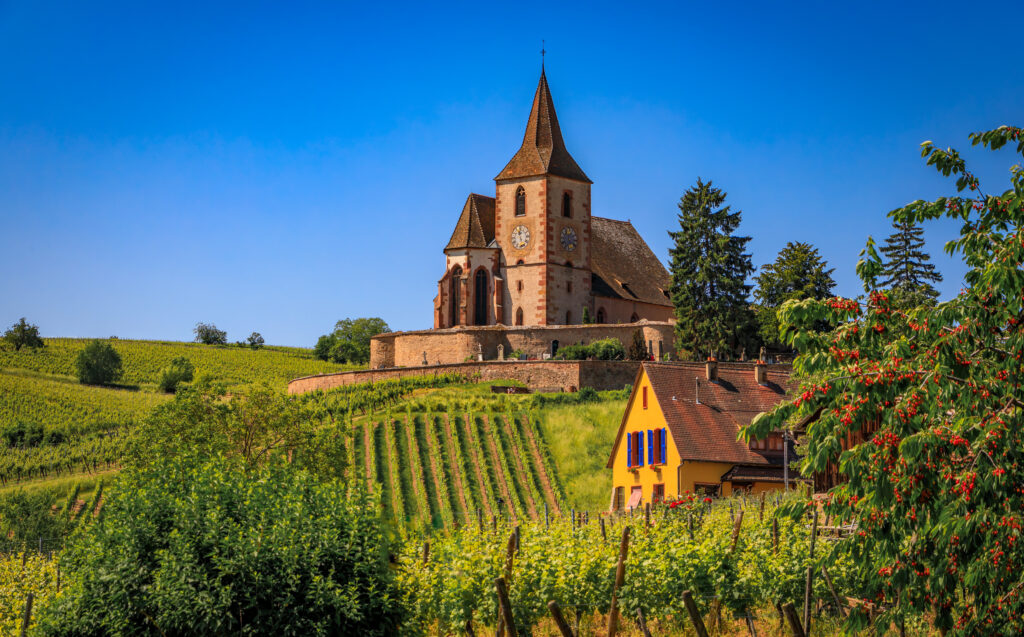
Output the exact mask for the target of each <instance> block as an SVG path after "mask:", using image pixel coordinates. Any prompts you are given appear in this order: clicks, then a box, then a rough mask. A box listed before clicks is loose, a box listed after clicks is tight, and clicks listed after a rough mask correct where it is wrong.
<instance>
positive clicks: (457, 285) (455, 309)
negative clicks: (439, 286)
mask: <svg viewBox="0 0 1024 637" xmlns="http://www.w3.org/2000/svg"><path fill="white" fill-rule="evenodd" d="M448 286H449V287H448V300H449V301H450V307H449V308H448V324H449V325H450V326H453V327H454V326H455V325H458V324H459V307H460V306H461V305H462V298H461V295H462V268H460V267H459V266H455V267H454V268H452V273H451V276H449V277H448Z"/></svg>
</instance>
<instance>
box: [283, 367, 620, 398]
mask: <svg viewBox="0 0 1024 637" xmlns="http://www.w3.org/2000/svg"><path fill="white" fill-rule="evenodd" d="M639 367H640V363H637V362H634V361H490V362H485V363H458V364H452V365H428V366H425V367H424V366H420V367H397V368H392V369H371V370H362V371H355V372H338V373H335V374H321V375H318V376H306V377H304V378H296V379H295V380H293V381H291V382H290V383H288V393H289V394H302V393H305V392H310V391H315V390H317V389H331V388H333V387H341V386H344V385H352V384H355V383H364V382H369V381H372V382H377V381H381V380H388V379H391V378H402V377H404V376H425V375H431V374H451V373H454V374H465V375H466V376H473V375H475V374H480V380H482V381H492V380H501V379H513V380H518V381H521V382H523V383H525V384H526V386H527V387H529V388H530V389H533V390H535V391H538V390H546V391H576V390H578V389H579V388H581V387H593V388H594V389H598V390H605V389H621V388H622V387H624V386H625V385H629V384H632V383H633V381H634V379H635V378H636V373H637V370H638V369H639Z"/></svg>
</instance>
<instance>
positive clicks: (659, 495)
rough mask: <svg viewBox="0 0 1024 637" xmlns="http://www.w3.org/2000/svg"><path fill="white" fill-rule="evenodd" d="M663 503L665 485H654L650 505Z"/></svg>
mask: <svg viewBox="0 0 1024 637" xmlns="http://www.w3.org/2000/svg"><path fill="white" fill-rule="evenodd" d="M664 501H665V483H664V482H663V483H661V484H656V485H654V491H653V492H652V493H651V504H657V503H659V502H664Z"/></svg>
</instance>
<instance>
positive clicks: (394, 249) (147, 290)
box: [0, 0, 1024, 346]
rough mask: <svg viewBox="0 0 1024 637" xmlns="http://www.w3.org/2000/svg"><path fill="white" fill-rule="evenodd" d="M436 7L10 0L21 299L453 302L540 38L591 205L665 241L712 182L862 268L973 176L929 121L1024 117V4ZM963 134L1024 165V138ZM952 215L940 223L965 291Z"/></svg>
mask: <svg viewBox="0 0 1024 637" xmlns="http://www.w3.org/2000/svg"><path fill="white" fill-rule="evenodd" d="M428 4H429V3H410V4H403V3H358V4H352V5H346V4H340V3H325V4H308V3H299V2H290V3H260V2H246V3H237V4H223V3H218V4H215V5H214V4H213V3H187V2H182V3H176V4H167V5H164V6H158V5H156V4H154V3H139V2H134V3H127V2H126V3H109V2H94V3H80V2H76V3H72V2H68V3H50V2H27V1H25V2H23V1H14V2H12V1H10V0H0V87H3V88H2V90H0V228H3V231H2V232H0V270H2V271H3V273H4V275H3V277H2V278H0V324H2V325H10V324H11V323H13V322H15V321H16V320H17V319H18V317H20V316H27V317H28V318H29V320H30V321H31V322H34V323H37V324H38V325H39V326H40V328H41V330H42V332H43V334H44V335H51V336H58V335H60V336H101V337H104V336H110V335H118V336H120V337H122V338H162V339H175V340H189V339H191V337H192V334H191V330H192V327H193V325H194V324H195V323H196V322H197V321H206V322H214V323H216V324H217V325H218V326H219V327H221V328H222V329H226V330H227V331H228V337H229V338H230V339H232V340H239V339H242V338H244V337H245V336H247V335H248V334H249V332H251V331H253V330H256V331H259V332H261V333H262V334H263V335H264V337H265V338H266V339H267V342H269V343H275V344H288V345H307V346H309V345H312V344H313V343H314V342H315V340H316V337H317V335H319V334H322V333H324V332H326V331H327V330H328V329H329V328H330V327H331V326H332V325H333V323H334V322H335V321H336V320H338V319H340V318H344V317H357V316H381V317H382V318H384V319H385V320H386V321H387V322H388V323H389V324H390V325H391V327H392V328H393V329H419V328H425V327H429V326H430V324H431V300H432V298H433V296H434V294H435V293H436V283H437V279H438V278H440V276H441V275H442V274H443V268H444V257H443V254H442V252H441V249H442V247H443V246H444V244H445V242H446V241H447V239H448V237H449V235H450V233H451V230H452V228H453V226H454V224H455V221H456V219H457V218H458V214H459V212H460V210H461V207H462V204H463V202H464V200H465V197H466V195H467V194H468V193H469V192H479V193H485V194H491V195H493V191H494V183H493V181H492V179H493V177H494V175H496V174H497V173H498V171H499V170H501V168H502V167H503V166H504V164H505V163H506V162H507V161H508V159H509V158H510V157H511V156H512V155H513V154H514V152H515V151H516V149H517V148H518V147H519V144H520V142H521V139H522V134H523V128H524V126H525V123H526V117H527V114H528V112H529V107H530V100H531V99H532V96H533V91H534V89H535V87H536V83H537V77H538V74H539V71H540V68H539V67H540V56H539V50H540V47H541V40H542V39H543V40H546V48H547V50H548V55H547V74H548V79H549V82H550V84H551V89H552V93H553V96H554V100H555V106H556V108H557V110H558V114H559V119H560V122H561V125H562V131H563V134H564V136H565V140H566V144H567V146H568V148H569V150H570V152H571V153H572V154H573V156H574V157H575V159H576V160H577V162H578V163H579V164H580V165H581V166H582V167H583V169H584V170H585V171H586V172H587V174H588V175H589V176H590V178H591V179H593V181H594V186H593V204H592V208H593V212H594V214H596V215H599V216H605V217H612V218H619V219H630V220H632V222H633V224H634V225H635V226H636V227H637V228H638V229H639V231H640V232H641V234H642V235H643V236H644V237H645V238H646V239H647V241H648V242H649V243H650V244H651V247H652V248H653V249H654V251H655V252H656V253H657V254H658V255H659V256H660V257H661V258H662V259H663V260H667V251H668V248H669V240H668V236H667V234H666V231H667V230H670V229H672V228H673V226H674V225H675V224H676V212H677V209H676V203H677V201H678V199H679V197H680V196H681V195H682V193H683V192H684V191H685V190H686V189H687V188H688V187H689V186H691V185H692V184H693V183H694V182H695V181H696V179H697V177H698V176H700V177H703V178H704V179H711V180H713V181H714V183H715V184H716V185H718V186H720V187H722V188H723V189H724V190H726V191H727V192H728V194H729V198H728V200H729V202H730V203H731V204H732V205H733V207H734V209H740V210H742V211H743V224H742V226H741V228H740V231H741V232H742V233H743V234H746V235H749V236H752V237H753V240H752V241H751V243H750V248H751V251H752V253H753V257H754V263H755V264H756V265H758V266H760V265H763V264H765V263H768V262H770V261H772V260H773V259H774V258H775V255H776V254H777V252H778V251H779V249H781V248H782V247H783V246H784V245H785V243H786V242H787V241H808V242H810V243H813V244H814V245H815V246H817V247H818V248H819V249H820V251H821V253H822V254H823V255H824V256H825V258H826V259H827V260H828V261H829V263H830V264H831V265H832V266H833V267H835V269H836V272H835V279H836V281H837V282H838V287H837V292H839V293H841V294H846V295H854V294H857V293H858V292H859V290H860V288H859V284H858V281H857V279H856V276H855V274H854V265H855V263H856V261H857V254H858V252H859V251H860V250H861V248H862V247H863V246H864V242H865V239H866V238H867V236H868V235H873V236H875V238H876V239H878V240H882V239H884V237H885V236H886V235H887V234H888V233H889V230H890V228H889V224H888V221H887V220H886V218H885V213H886V212H888V211H889V210H891V209H893V208H895V207H898V206H900V205H902V204H904V203H906V202H908V201H911V200H913V199H917V198H932V197H936V196H939V195H942V194H948V193H949V192H951V184H950V183H949V182H947V181H945V180H943V179H942V178H941V177H940V176H938V175H937V174H936V173H935V172H934V171H933V170H932V169H930V168H927V167H925V166H924V164H923V162H922V161H921V159H920V154H919V150H918V145H919V144H920V142H922V141H924V140H926V139H931V140H934V141H935V142H936V143H937V144H939V145H941V146H948V145H954V146H959V147H962V148H963V147H966V146H967V138H966V136H967V133H969V132H971V131H976V130H987V129H989V128H993V127H995V126H997V125H1000V124H1005V123H1013V124H1016V125H1021V123H1022V119H1021V118H1022V117H1024V67H1022V65H1021V64H1020V54H1021V48H1020V44H1019V39H1018V37H1017V33H1016V32H1015V31H1014V29H1013V27H1012V25H1014V24H1017V25H1019V24H1021V20H1022V18H1024V4H1022V3H1020V2H1005V3H986V2H975V3H971V4H970V5H964V4H963V3H958V4H954V3H948V4H946V3H940V2H926V3H807V4H790V3H749V4H744V3H712V2H705V3H680V2H675V3H664V4H644V5H643V6H642V8H636V7H635V6H634V7H630V6H629V4H630V3H622V2H616V3H595V2H590V3H578V4H561V3H558V4H556V3H550V2H548V3H536V4H529V3H516V4H515V5H514V6H515V8H514V9H512V8H511V7H512V5H505V4H495V3H465V4H449V5H445V6H443V7H442V6H437V7H432V6H428ZM371 5H375V6H371ZM966 156H967V157H968V159H969V160H974V161H975V167H976V169H977V170H976V172H977V173H978V174H979V175H980V176H981V177H982V179H983V183H986V182H987V183H988V184H989V190H997V189H998V190H1002V189H1004V188H1005V187H1006V186H1007V184H1008V176H1007V175H1008V173H1007V168H1008V167H1009V165H1010V164H1011V163H1012V156H1011V155H1010V154H1009V153H1008V152H1003V153H999V154H993V153H986V152H983V151H977V150H973V151H970V150H968V151H967V152H966ZM956 232H957V227H956V225H955V224H951V223H948V222H938V223H934V224H931V225H929V226H927V227H926V236H927V239H928V242H929V249H930V251H931V253H932V255H933V258H934V260H935V262H936V263H937V264H938V267H939V269H940V271H941V272H942V273H943V274H944V275H945V277H946V280H945V282H944V283H943V284H942V286H941V289H942V292H943V296H944V298H945V297H949V296H951V295H953V294H955V293H956V291H957V290H958V289H959V287H960V284H961V279H962V275H963V268H962V266H961V265H960V264H959V262H958V261H957V260H951V259H949V258H948V257H946V256H945V255H944V254H943V253H942V245H943V244H944V242H945V241H946V240H948V239H950V238H951V237H953V236H955V234H956Z"/></svg>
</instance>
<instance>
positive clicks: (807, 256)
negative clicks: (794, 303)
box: [754, 241, 836, 349]
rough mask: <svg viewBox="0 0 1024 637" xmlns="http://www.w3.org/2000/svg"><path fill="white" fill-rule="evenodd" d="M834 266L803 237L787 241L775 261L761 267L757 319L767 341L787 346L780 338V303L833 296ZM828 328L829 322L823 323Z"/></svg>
mask: <svg viewBox="0 0 1024 637" xmlns="http://www.w3.org/2000/svg"><path fill="white" fill-rule="evenodd" d="M834 271H835V269H834V268H829V267H828V263H827V262H826V261H825V260H824V259H822V258H821V255H820V254H818V250H817V248H815V247H814V246H812V245H811V244H809V243H802V242H800V241H797V242H792V241H790V242H789V243H787V244H786V247H785V248H783V249H782V250H781V251H779V255H778V256H777V257H776V258H775V262H774V263H769V264H768V265H765V266H763V267H762V268H761V273H760V274H758V275H757V277H756V279H757V289H755V290H754V298H755V299H756V300H757V303H758V308H757V321H758V324H759V333H760V336H761V339H762V340H763V341H764V343H765V345H767V346H769V347H773V348H775V349H785V346H784V345H783V344H782V343H781V341H780V338H779V321H778V318H777V316H776V313H777V312H778V309H779V307H780V306H781V305H782V304H783V303H785V302H786V301H789V300H790V299H797V300H799V299H825V298H828V297H830V296H832V288H834V287H835V285H836V282H835V281H834V280H833V279H832V273H833V272H834ZM821 327H822V328H823V329H827V325H822V326H821Z"/></svg>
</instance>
